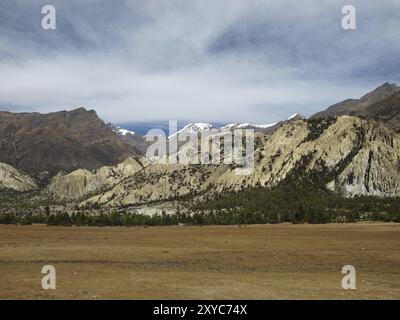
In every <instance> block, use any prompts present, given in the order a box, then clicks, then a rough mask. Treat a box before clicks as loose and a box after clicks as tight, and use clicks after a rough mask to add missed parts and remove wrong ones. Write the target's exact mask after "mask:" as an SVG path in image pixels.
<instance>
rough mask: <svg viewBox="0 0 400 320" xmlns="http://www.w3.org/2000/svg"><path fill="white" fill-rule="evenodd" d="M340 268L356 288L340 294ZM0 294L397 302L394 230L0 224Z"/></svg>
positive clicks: (399, 260) (399, 236) (399, 277)
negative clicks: (49, 276) (53, 277)
mask: <svg viewBox="0 0 400 320" xmlns="http://www.w3.org/2000/svg"><path fill="white" fill-rule="evenodd" d="M46 264H51V265H53V266H54V267H55V268H56V270H57V289H56V290H49V291H45V290H43V289H42V288H41V279H42V276H43V275H42V274H41V268H42V266H43V265H46ZM347 264H351V265H354V266H355V267H356V270H357V289H356V290H343V289H342V288H341V279H342V277H343V276H344V275H343V274H341V268H342V267H343V266H344V265H347ZM0 298H1V299H383V298H388V299H400V224H389V223H387V224H383V223H373V224H367V223H359V224H328V225H291V224H282V225H254V226H241V227H240V226H212V227H178V226H176V227H150V228H143V227H141V228H140V227H133V228H125V227H105V228H97V227H47V226H42V225H34V226H5V225H0Z"/></svg>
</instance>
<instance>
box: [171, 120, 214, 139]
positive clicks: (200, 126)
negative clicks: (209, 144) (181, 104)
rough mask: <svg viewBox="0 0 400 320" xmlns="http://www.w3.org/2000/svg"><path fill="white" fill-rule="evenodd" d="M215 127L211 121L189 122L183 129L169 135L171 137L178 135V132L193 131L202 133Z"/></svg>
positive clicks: (187, 132)
mask: <svg viewBox="0 0 400 320" xmlns="http://www.w3.org/2000/svg"><path fill="white" fill-rule="evenodd" d="M211 129H213V125H212V124H211V123H203V122H199V123H189V124H188V125H186V126H184V127H183V128H182V129H181V130H178V131H177V132H176V133H174V134H172V135H170V136H169V138H171V137H174V136H176V135H177V134H182V133H185V134H193V133H200V132H203V131H209V130H211Z"/></svg>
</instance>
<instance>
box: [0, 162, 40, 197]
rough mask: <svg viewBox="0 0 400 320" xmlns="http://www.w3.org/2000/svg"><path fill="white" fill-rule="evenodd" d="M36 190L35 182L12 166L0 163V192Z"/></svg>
mask: <svg viewBox="0 0 400 320" xmlns="http://www.w3.org/2000/svg"><path fill="white" fill-rule="evenodd" d="M35 188H37V184H36V182H35V181H34V180H33V179H32V178H31V177H29V176H27V175H26V174H24V173H22V172H21V171H19V170H17V169H15V168H13V167H12V166H10V165H8V164H5V163H0V190H3V189H11V190H15V191H29V190H32V189H35Z"/></svg>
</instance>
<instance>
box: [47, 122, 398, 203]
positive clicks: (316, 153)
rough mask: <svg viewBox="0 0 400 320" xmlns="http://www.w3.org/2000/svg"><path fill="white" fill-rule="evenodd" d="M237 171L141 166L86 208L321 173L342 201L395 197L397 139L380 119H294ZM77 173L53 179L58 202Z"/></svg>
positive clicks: (263, 139)
mask: <svg viewBox="0 0 400 320" xmlns="http://www.w3.org/2000/svg"><path fill="white" fill-rule="evenodd" d="M103 170H110V169H109V168H108V169H103ZM114 170H117V169H114ZM235 170H236V169H235V167H234V166H232V165H223V164H220V165H203V164H201V165H182V164H174V165H164V164H150V165H144V166H143V168H142V169H140V168H139V170H137V171H135V170H133V171H128V172H127V174H121V175H120V176H118V177H117V178H116V179H115V180H112V181H110V182H108V181H107V179H104V180H102V181H103V184H104V186H107V188H108V190H106V191H102V192H98V194H95V195H91V196H89V197H88V199H87V200H84V201H83V203H85V204H88V203H91V204H98V205H111V206H122V205H132V204H139V203H148V202H151V201H157V200H171V199H174V198H176V197H182V196H195V195H198V194H201V193H205V192H216V193H224V192H226V191H227V190H241V189H243V188H245V187H249V186H263V187H267V188H269V187H272V186H275V185H277V184H278V183H280V182H281V181H283V180H284V179H285V178H286V177H287V176H288V175H290V174H291V173H292V172H293V171H295V170H301V171H302V173H303V174H307V173H308V172H311V171H315V172H318V173H319V174H320V176H321V179H325V180H324V181H325V183H326V186H327V188H329V189H331V190H335V191H337V192H341V193H342V194H343V195H345V196H354V195H375V196H395V195H397V196H398V195H400V136H399V135H398V134H397V133H395V132H393V131H391V130H389V129H387V128H386V127H385V126H384V125H383V124H381V123H379V122H376V121H373V120H363V119H360V118H356V117H349V116H342V117H338V118H337V119H336V120H321V119H320V120H309V121H306V120H297V121H291V122H288V123H286V124H284V125H282V126H281V127H280V128H279V129H278V130H277V131H276V132H275V133H273V134H272V135H265V134H257V137H256V149H255V169H254V172H253V173H252V174H250V175H244V176H243V175H237V174H236V171H235ZM75 175H82V172H81V171H79V172H74V173H72V174H70V175H69V176H65V177H57V183H56V186H57V187H55V185H53V186H52V187H50V189H52V190H57V196H58V197H59V198H64V199H73V198H77V196H74V197H71V193H70V190H71V177H72V176H75ZM80 185H82V182H81V184H80ZM79 188H80V187H78V186H77V185H75V186H73V187H72V189H79ZM91 190H94V189H93V188H92V189H91ZM97 190H104V189H103V188H102V187H98V188H97Z"/></svg>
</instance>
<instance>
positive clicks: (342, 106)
mask: <svg viewBox="0 0 400 320" xmlns="http://www.w3.org/2000/svg"><path fill="white" fill-rule="evenodd" d="M399 93H400V87H398V86H397V85H396V84H393V83H388V82H386V83H384V84H383V85H381V86H380V87H378V88H376V89H375V90H373V91H371V92H369V93H367V94H366V95H364V96H362V97H361V98H360V99H347V100H344V101H342V102H339V103H337V104H335V105H333V106H330V107H329V108H327V109H326V110H324V111H321V112H318V113H316V114H315V115H313V118H328V117H336V116H343V115H350V116H364V117H367V118H371V117H373V116H374V114H375V115H376V114H377V113H380V112H381V111H382V108H380V107H379V105H381V103H382V102H383V101H385V100H386V99H391V98H392V97H393V96H394V95H395V94H399ZM383 104H385V103H383Z"/></svg>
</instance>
